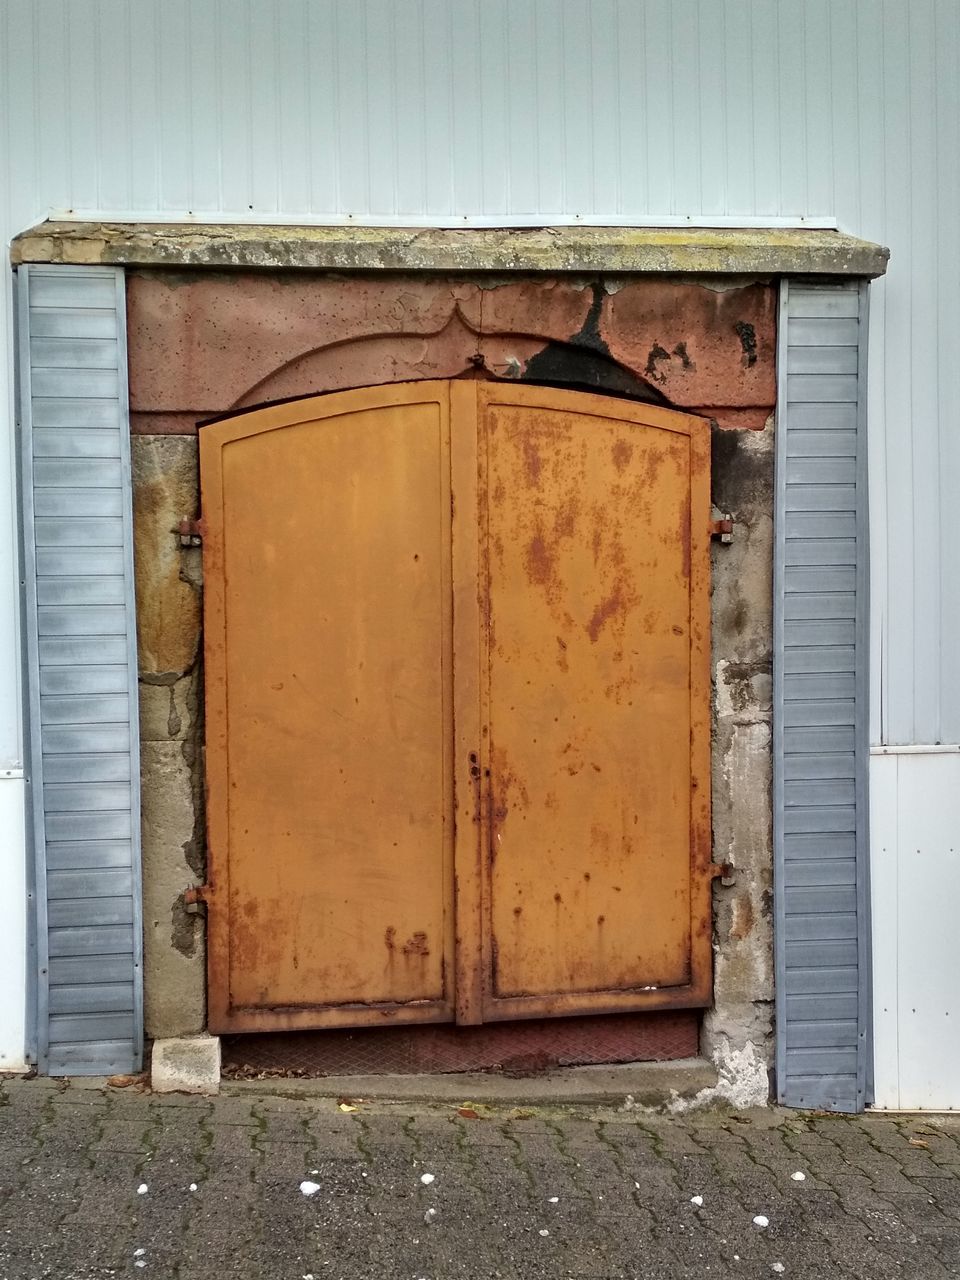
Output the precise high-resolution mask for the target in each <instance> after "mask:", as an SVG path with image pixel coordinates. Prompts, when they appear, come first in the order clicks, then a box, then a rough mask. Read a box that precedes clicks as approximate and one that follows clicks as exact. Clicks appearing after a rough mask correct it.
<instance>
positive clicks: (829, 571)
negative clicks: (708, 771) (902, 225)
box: [774, 282, 869, 1111]
mask: <svg viewBox="0 0 960 1280" xmlns="http://www.w3.org/2000/svg"><path fill="white" fill-rule="evenodd" d="M866 296H867V294H866V286H865V285H864V286H859V287H858V286H857V285H855V284H854V285H837V286H834V287H830V286H820V287H814V286H810V285H801V284H794V283H792V282H784V283H783V285H782V293H781V306H780V335H779V352H778V362H779V396H778V408H777V511H776V553H775V562H774V564H775V569H774V779H775V794H774V844H775V856H776V881H775V891H776V918H777V928H776V931H775V944H776V960H777V1087H778V1094H779V1100H780V1101H781V1102H782V1103H785V1104H786V1105H788V1106H796V1107H820V1108H826V1109H829V1110H836V1111H859V1110H862V1108H863V1106H864V1102H865V1099H866V1091H867V1084H868V1081H867V1061H868V1025H869V1023H868V1018H869V1006H868V990H867V974H868V968H867V956H868V951H867V939H868V918H867V900H868V899H867V893H866V885H867V806H866V794H867V792H866V774H867V768H868V764H869V756H868V735H867V727H868V726H867V716H868V711H867V690H868V683H867V660H868V644H867V582H868V579H867V540H866V518H867V507H866V501H867V499H866V440H865V431H864V421H865V419H864V413H863V408H864V404H863V401H864V388H865V368H864V365H865V359H864V338H865V333H864V329H865V305H866Z"/></svg>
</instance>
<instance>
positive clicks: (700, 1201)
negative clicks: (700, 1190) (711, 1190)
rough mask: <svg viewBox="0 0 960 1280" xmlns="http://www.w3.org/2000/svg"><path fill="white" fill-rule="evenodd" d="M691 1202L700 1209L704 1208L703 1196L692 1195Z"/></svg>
mask: <svg viewBox="0 0 960 1280" xmlns="http://www.w3.org/2000/svg"><path fill="white" fill-rule="evenodd" d="M690 1203H691V1204H692V1205H695V1206H696V1207H697V1208H698V1209H702V1208H703V1196H691V1197H690Z"/></svg>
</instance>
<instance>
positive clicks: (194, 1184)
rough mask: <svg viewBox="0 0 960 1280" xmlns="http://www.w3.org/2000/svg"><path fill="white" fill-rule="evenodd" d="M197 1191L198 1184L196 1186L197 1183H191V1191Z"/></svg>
mask: <svg viewBox="0 0 960 1280" xmlns="http://www.w3.org/2000/svg"><path fill="white" fill-rule="evenodd" d="M196 1189H197V1184H196V1183H195V1182H191V1183H190V1190H191V1191H196Z"/></svg>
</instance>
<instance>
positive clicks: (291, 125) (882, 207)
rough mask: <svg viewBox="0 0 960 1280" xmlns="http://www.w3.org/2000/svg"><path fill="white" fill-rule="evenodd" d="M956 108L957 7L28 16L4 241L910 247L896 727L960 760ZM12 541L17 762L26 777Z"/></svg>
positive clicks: (5, 667)
mask: <svg viewBox="0 0 960 1280" xmlns="http://www.w3.org/2000/svg"><path fill="white" fill-rule="evenodd" d="M958 93H960V4H958V3H957V0H910V2H909V3H907V0H403V3H396V2H395V0H137V2H136V3H129V0H4V3H2V4H0V243H4V242H5V241H6V240H7V239H9V237H10V236H11V235H13V234H15V233H16V232H17V231H20V230H22V229H23V228H25V227H27V226H29V225H31V224H33V223H35V222H37V221H39V220H40V219H41V218H43V217H45V216H48V215H49V214H51V213H52V214H59V215H63V214H65V213H72V214H73V215H75V216H88V217H109V216H111V215H112V216H117V217H122V216H127V217H129V216H138V215H142V216H144V217H153V218H161V219H164V218H165V219H171V220H176V219H181V218H184V217H187V216H191V215H192V216H195V217H198V218H207V219H210V218H224V219H246V220H256V221H266V222H269V221H274V220H281V221H297V220H304V221H314V222H335V221H338V222H343V221H347V220H350V219H354V220H356V221H357V222H377V221H379V222H395V223H407V224H411V223H413V224H428V223H443V224H452V225H457V224H460V225H462V224H464V223H470V222H475V223H478V222H488V223H490V222H493V223H503V224H508V223H513V224H522V223H530V222H533V223H550V222H570V221H574V220H577V219H582V220H584V221H593V222H598V223H604V222H624V223H632V222H636V223H663V222H671V221H684V220H691V221H696V222H701V223H707V224H710V223H723V222H728V223H729V222H733V223H742V222H748V221H760V222H764V221H767V222H772V221H776V220H779V219H784V220H788V221H792V222H794V223H796V222H799V221H800V220H801V219H808V220H815V221H826V222H828V223H829V222H831V221H835V222H836V223H837V224H838V225H839V226H840V227H841V228H843V229H844V230H846V231H850V232H853V233H855V234H859V235H862V236H864V237H867V238H869V239H873V240H879V241H882V242H884V243H886V244H888V245H889V246H890V248H891V250H892V254H893V257H892V261H891V266H890V272H889V275H888V277H887V279H886V281H884V282H882V283H881V284H879V285H877V286H875V287H874V291H873V308H872V313H871V341H870V383H871V410H870V439H871V451H872V452H871V502H872V528H873V539H872V545H873V579H874V590H873V633H872V634H873V640H872V643H873V656H874V662H873V672H874V697H873V707H872V712H873V738H874V740H875V741H883V742H890V743H910V742H943V741H952V742H957V741H960V664H958V663H957V662H956V660H955V657H954V645H953V644H952V643H951V642H952V641H953V638H954V637H955V636H956V635H957V634H960V574H957V573H956V572H955V569H954V565H955V563H956V561H957V558H958V556H957V551H958V548H957V545H956V544H957V540H958V533H957V523H956V521H955V519H954V518H953V507H954V503H955V495H956V494H957V493H958V492H960V430H958V428H957V423H956V418H957V414H958V410H957V406H958V404H960V359H958V358H957V353H956V347H957V341H958V336H960V287H958V282H960V236H958V234H957V209H958V208H960V98H958ZM9 295H10V290H9V287H8V288H7V289H6V290H5V296H4V299H3V305H2V306H0V350H6V351H7V352H8V358H7V359H6V360H0V413H2V414H5V415H7V417H8V421H9V420H11V419H10V415H11V414H12V389H11V387H10V386H9V381H10V373H9V371H10V368H11V367H12V344H11V338H10V330H11V317H10V296H9ZM8 455H9V449H4V450H2V451H0V469H2V474H0V528H6V529H7V530H8V531H10V530H11V529H12V528H13V518H12V509H11V482H10V479H9V468H8V462H9V458H8ZM951 530H952V532H951ZM11 547H12V540H11V539H10V538H9V537H6V538H0V766H2V765H4V764H10V765H12V766H15V765H16V764H17V762H18V760H19V748H18V745H17V724H18V720H19V717H18V713H17V710H16V708H17V702H16V681H15V671H16V646H15V629H14V616H15V611H14V599H15V595H14V582H15V577H14V565H13V553H12V550H11ZM0 785H5V784H2V783H0ZM17 785H19V784H17ZM0 901H3V899H2V898H0ZM0 910H3V911H9V910H10V908H9V906H7V905H4V906H3V908H0ZM16 923H17V922H16V921H15V920H13V919H10V920H7V919H6V917H4V919H3V920H2V921H0V924H2V925H3V926H4V927H2V928H0V947H2V946H3V945H5V944H6V943H7V942H8V940H9V939H10V938H11V937H15V936H16V934H15V933H14V934H11V932H10V928H13V926H14V925H15V924H16ZM6 926H10V928H8V927H6ZM0 968H3V957H2V956H0Z"/></svg>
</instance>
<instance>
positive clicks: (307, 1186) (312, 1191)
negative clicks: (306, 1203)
mask: <svg viewBox="0 0 960 1280" xmlns="http://www.w3.org/2000/svg"><path fill="white" fill-rule="evenodd" d="M300 1190H301V1191H302V1192H303V1194H304V1195H305V1196H315V1195H316V1194H317V1192H318V1191H319V1190H320V1183H319V1182H311V1181H310V1180H309V1179H308V1178H305V1179H304V1180H303V1182H301V1183H300Z"/></svg>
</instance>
